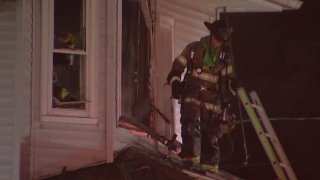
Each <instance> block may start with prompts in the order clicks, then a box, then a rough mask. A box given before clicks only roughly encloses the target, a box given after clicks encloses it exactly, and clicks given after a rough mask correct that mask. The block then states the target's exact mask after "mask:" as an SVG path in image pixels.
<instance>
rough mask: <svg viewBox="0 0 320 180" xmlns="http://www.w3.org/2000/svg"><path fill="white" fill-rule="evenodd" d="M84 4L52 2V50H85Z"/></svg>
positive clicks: (78, 0)
mask: <svg viewBox="0 0 320 180" xmlns="http://www.w3.org/2000/svg"><path fill="white" fill-rule="evenodd" d="M84 12H85V2H84V1H81V0H54V48H55V49H60V48H68V49H82V50H85V13H84Z"/></svg>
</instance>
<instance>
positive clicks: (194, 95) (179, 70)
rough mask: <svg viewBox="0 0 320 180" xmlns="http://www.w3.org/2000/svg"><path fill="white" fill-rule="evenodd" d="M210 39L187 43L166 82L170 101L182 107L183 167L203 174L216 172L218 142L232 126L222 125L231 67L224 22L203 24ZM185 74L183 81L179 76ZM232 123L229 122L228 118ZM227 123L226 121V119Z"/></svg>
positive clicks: (218, 153)
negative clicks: (199, 170) (194, 168)
mask: <svg viewBox="0 0 320 180" xmlns="http://www.w3.org/2000/svg"><path fill="white" fill-rule="evenodd" d="M204 24H205V26H206V27H207V28H208V29H209V31H210V35H209V36H205V37H203V38H201V39H200V41H196V42H191V43H189V44H188V45H187V46H186V47H185V49H184V50H183V51H182V53H181V54H180V55H179V56H178V57H176V58H175V59H174V62H173V64H172V69H171V71H170V72H169V74H168V76H167V81H168V83H169V84H170V85H171V88H172V97H173V98H174V99H178V100H179V101H180V103H181V109H180V113H181V119H180V123H181V137H182V151H181V153H180V154H179V155H180V156H181V157H182V159H183V161H184V165H186V166H188V167H191V166H192V165H194V164H199V163H200V165H201V167H202V168H203V169H205V170H209V171H214V172H216V171H218V164H219V161H220V148H219V145H218V139H219V137H221V136H222V135H223V134H224V133H229V132H230V131H231V130H232V129H233V127H234V126H233V125H231V123H228V122H229V120H230V115H229V116H224V117H228V118H227V119H228V120H227V121H226V122H222V121H221V119H222V116H223V115H222V114H223V112H226V111H223V109H226V107H227V106H228V105H227V104H228V100H227V99H228V98H226V94H228V92H231V91H229V87H230V86H228V84H229V81H230V79H231V78H230V77H231V74H232V66H231V62H230V61H231V60H230V53H229V49H230V48H228V45H227V38H228V32H229V29H228V28H227V27H226V25H225V23H224V21H221V20H216V21H214V22H213V23H209V22H204ZM185 69H186V72H185V74H184V79H183V81H182V80H181V76H182V75H183V72H184V71H185ZM231 119H232V118H231ZM225 120H226V119H225Z"/></svg>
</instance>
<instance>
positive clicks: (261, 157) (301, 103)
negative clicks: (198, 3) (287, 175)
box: [221, 0, 320, 180]
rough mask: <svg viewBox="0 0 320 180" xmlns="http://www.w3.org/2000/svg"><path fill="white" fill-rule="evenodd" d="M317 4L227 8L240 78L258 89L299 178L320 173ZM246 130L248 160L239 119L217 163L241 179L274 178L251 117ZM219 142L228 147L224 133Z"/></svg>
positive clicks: (313, 0)
mask: <svg viewBox="0 0 320 180" xmlns="http://www.w3.org/2000/svg"><path fill="white" fill-rule="evenodd" d="M319 9H320V1H318V0H305V1H304V4H303V5H302V7H301V8H300V9H299V10H294V11H283V12H277V13H231V14H229V19H230V24H231V25H232V26H233V29H234V30H233V34H232V44H233V50H234V59H235V63H236V70H237V77H238V80H239V81H240V83H241V84H242V86H243V87H245V89H246V90H247V91H248V92H249V91H251V90H255V91H257V93H258V95H259V97H260V99H261V101H262V104H263V106H264V107H265V109H266V111H267V114H268V116H269V117H270V118H271V119H273V120H272V121H271V122H272V125H273V126H274V129H275V131H276V133H277V135H278V137H279V139H280V142H281V143H282V146H283V147H284V150H285V152H286V154H287V156H288V159H289V161H290V162H291V164H292V166H293V169H294V171H295V173H296V175H297V176H298V179H299V180H319V179H320V171H319V167H320V165H319V164H320V158H319V157H320V156H319V153H320V145H319V144H320V143H319V139H320V118H318V117H320V109H319V108H320V96H319V94H318V93H319V92H320V84H319V80H318V78H319V77H320V76H319V73H320V71H319V70H320V12H319ZM243 114H244V117H243V118H244V119H248V118H247V117H246V116H245V113H244V111H243ZM275 119H276V120H275ZM244 130H245V140H246V144H247V146H246V147H247V149H248V154H249V156H250V158H249V159H248V163H247V164H245V163H244V162H246V161H245V151H244V140H243V135H242V132H241V126H240V125H239V126H238V127H237V128H236V130H235V131H234V132H232V134H231V137H232V140H233V143H234V149H233V150H232V152H233V153H232V155H231V157H229V158H228V159H227V160H226V161H225V162H223V163H222V164H221V168H222V169H225V170H227V171H228V172H232V173H234V174H236V175H238V176H240V177H243V178H245V179H252V180H264V179H265V180H271V179H276V176H275V174H274V172H273V169H272V167H271V165H270V163H269V160H268V158H267V157H266V153H265V152H264V150H263V149H262V146H261V143H260V141H259V139H258V137H257V135H256V133H255V130H254V129H253V126H252V124H251V123H250V121H245V123H244ZM222 144H223V146H222V148H224V152H228V151H230V147H231V146H230V144H231V143H230V141H228V140H227V138H226V137H225V138H224V139H222Z"/></svg>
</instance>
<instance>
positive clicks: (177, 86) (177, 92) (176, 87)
mask: <svg viewBox="0 0 320 180" xmlns="http://www.w3.org/2000/svg"><path fill="white" fill-rule="evenodd" d="M182 89H183V85H182V83H181V82H179V81H174V82H173V83H172V84H171V91H172V92H171V93H172V97H173V98H174V99H180V97H181V94H182Z"/></svg>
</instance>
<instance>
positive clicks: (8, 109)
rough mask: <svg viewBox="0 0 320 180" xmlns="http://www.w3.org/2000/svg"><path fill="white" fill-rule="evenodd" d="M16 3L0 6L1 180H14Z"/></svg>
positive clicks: (10, 1) (7, 2)
mask: <svg viewBox="0 0 320 180" xmlns="http://www.w3.org/2000/svg"><path fill="white" fill-rule="evenodd" d="M15 25H16V3H15V1H13V0H9V1H5V2H3V3H2V4H0V179H1V180H9V179H12V175H13V174H12V171H13V159H14V158H13V156H14V155H13V146H14V134H13V132H14V130H13V129H14V113H13V112H14V108H15V107H14V64H15V63H14V62H15V46H16V44H15V43H16V31H15Z"/></svg>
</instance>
